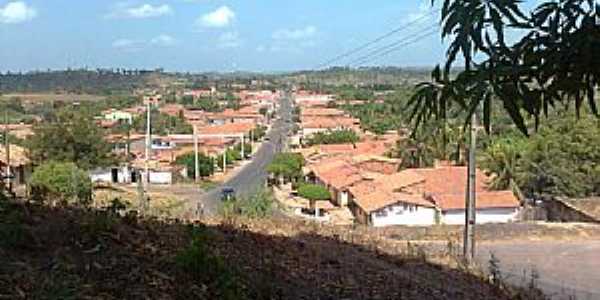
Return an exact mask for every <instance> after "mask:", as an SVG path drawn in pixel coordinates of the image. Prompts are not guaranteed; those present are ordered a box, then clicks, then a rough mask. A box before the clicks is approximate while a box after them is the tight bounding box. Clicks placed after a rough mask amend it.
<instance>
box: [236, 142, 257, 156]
mask: <svg viewBox="0 0 600 300" xmlns="http://www.w3.org/2000/svg"><path fill="white" fill-rule="evenodd" d="M233 149H234V150H235V151H238V152H239V153H240V155H241V154H242V144H241V143H240V144H236V145H235V147H234V148H233ZM250 153H252V144H250V143H244V154H245V155H246V157H247V156H248V155H250Z"/></svg>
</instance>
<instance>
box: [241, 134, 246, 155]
mask: <svg viewBox="0 0 600 300" xmlns="http://www.w3.org/2000/svg"><path fill="white" fill-rule="evenodd" d="M241 138H242V161H244V160H246V152H245V151H244V150H245V149H244V142H245V141H244V134H243V133H242V135H241Z"/></svg>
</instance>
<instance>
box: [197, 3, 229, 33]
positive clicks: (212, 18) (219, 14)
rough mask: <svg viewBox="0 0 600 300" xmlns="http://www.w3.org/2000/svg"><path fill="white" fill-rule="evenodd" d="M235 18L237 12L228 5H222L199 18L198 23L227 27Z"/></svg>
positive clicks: (203, 25)
mask: <svg viewBox="0 0 600 300" xmlns="http://www.w3.org/2000/svg"><path fill="white" fill-rule="evenodd" d="M234 20H235V12H234V11H233V10H231V8H229V7H228V6H221V7H219V8H217V9H216V10H215V11H213V12H210V13H207V14H205V15H203V16H201V17H200V18H198V20H196V25H199V26H202V27H211V28H220V27H227V26H229V25H230V24H231V23H232V22H233V21H234Z"/></svg>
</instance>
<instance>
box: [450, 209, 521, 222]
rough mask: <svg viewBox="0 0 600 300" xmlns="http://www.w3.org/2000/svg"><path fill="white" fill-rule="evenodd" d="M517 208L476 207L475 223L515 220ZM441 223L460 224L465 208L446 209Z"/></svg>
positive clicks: (462, 220)
mask: <svg viewBox="0 0 600 300" xmlns="http://www.w3.org/2000/svg"><path fill="white" fill-rule="evenodd" d="M518 213H519V208H486V209H478V210H477V211H476V215H475V221H476V222H477V224H483V223H508V222H512V221H515V220H516V218H517V214H518ZM442 223H444V224H448V225H461V224H464V223H465V210H464V209H457V210H448V211H444V212H443V213H442Z"/></svg>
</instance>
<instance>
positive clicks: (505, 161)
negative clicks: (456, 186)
mask: <svg viewBox="0 0 600 300" xmlns="http://www.w3.org/2000/svg"><path fill="white" fill-rule="evenodd" d="M526 151H527V140H525V139H523V138H522V137H520V136H512V137H511V136H506V137H502V138H499V139H496V140H494V141H493V142H492V143H491V145H490V146H488V147H487V148H486V150H485V151H484V153H483V155H482V159H481V166H482V167H483V168H484V169H485V170H486V173H488V175H491V176H492V180H491V182H490V187H491V188H492V189H496V190H506V189H511V190H513V191H514V192H515V193H516V194H517V195H519V196H520V197H521V198H522V194H521V189H520V188H519V184H520V183H522V178H521V177H522V176H523V170H522V166H523V163H524V158H523V156H524V155H526Z"/></svg>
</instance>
